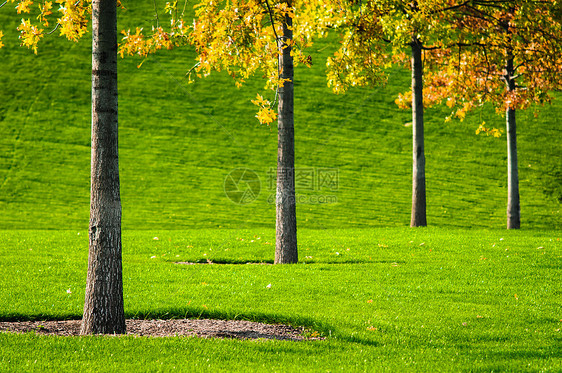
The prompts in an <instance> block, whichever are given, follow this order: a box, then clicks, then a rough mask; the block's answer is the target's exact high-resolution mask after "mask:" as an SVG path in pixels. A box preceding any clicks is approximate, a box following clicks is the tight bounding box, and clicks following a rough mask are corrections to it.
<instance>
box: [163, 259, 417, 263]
mask: <svg viewBox="0 0 562 373" xmlns="http://www.w3.org/2000/svg"><path fill="white" fill-rule="evenodd" d="M170 263H174V264H182V265H195V264H229V265H245V264H254V265H260V264H261V265H272V264H273V260H267V259H266V260H259V261H258V260H244V259H224V258H199V259H194V260H186V261H170ZM405 263H406V261H404V260H364V259H341V260H313V259H304V260H301V261H299V262H298V263H295V264H293V265H299V264H390V265H400V264H405ZM285 265H286V264H285Z"/></svg>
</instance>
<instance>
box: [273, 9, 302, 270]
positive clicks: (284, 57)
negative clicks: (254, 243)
mask: <svg viewBox="0 0 562 373" xmlns="http://www.w3.org/2000/svg"><path fill="white" fill-rule="evenodd" d="M288 5H289V6H291V4H290V2H289V4H288ZM292 24H293V20H292V19H291V17H289V16H288V15H286V16H285V22H284V23H283V36H282V40H279V41H278V45H279V54H280V55H279V69H280V71H281V74H280V75H281V76H280V78H282V79H290V81H287V82H285V83H284V85H283V87H279V107H278V115H279V119H278V130H279V132H278V144H277V146H278V149H277V198H276V207H277V221H276V245H275V263H276V264H285V263H296V262H297V261H298V252H297V217H296V199H295V129H294V120H293V57H292V56H291V47H289V46H287V44H288V43H289V41H291V40H293V30H292Z"/></svg>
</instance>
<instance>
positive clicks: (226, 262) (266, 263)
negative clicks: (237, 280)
mask: <svg viewBox="0 0 562 373" xmlns="http://www.w3.org/2000/svg"><path fill="white" fill-rule="evenodd" d="M174 263H175V264H185V265H195V264H240V265H244V264H256V265H273V263H269V262H229V261H212V260H209V259H207V260H206V261H197V262H174Z"/></svg>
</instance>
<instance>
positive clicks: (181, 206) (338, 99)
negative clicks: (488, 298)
mask: <svg viewBox="0 0 562 373" xmlns="http://www.w3.org/2000/svg"><path fill="white" fill-rule="evenodd" d="M152 7H153V4H152V2H149V1H143V2H136V3H135V4H134V6H133V5H131V6H130V7H129V8H130V9H129V10H128V11H125V12H122V13H121V14H120V28H127V27H132V26H136V25H137V24H139V23H140V24H141V25H145V26H147V27H148V26H149V25H150V23H151V18H152V15H153V11H152ZM19 19H20V17H19V16H18V17H12V16H11V15H10V12H9V11H8V8H3V10H2V12H0V24H1V25H2V29H3V30H4V32H5V34H6V36H5V37H4V38H3V42H4V43H5V44H6V46H5V47H4V48H2V49H0V61H2V63H1V65H2V68H1V69H0V87H1V89H0V133H1V136H0V212H1V214H0V228H5V229H13V228H18V229H30V228H45V229H60V228H66V229H84V228H86V226H87V224H88V207H89V206H88V193H89V165H90V159H89V157H90V150H89V142H90V139H89V136H90V129H89V125H90V103H89V97H90V59H91V58H90V56H89V53H90V41H89V40H83V41H82V42H80V43H79V44H71V43H68V42H66V41H64V40H61V39H58V38H55V37H54V36H52V37H50V38H47V40H46V41H45V43H44V44H43V46H42V47H41V48H40V50H39V55H38V56H34V55H33V54H32V53H31V52H29V51H27V50H25V49H22V48H20V47H19V46H18V43H19V40H18V39H17V35H16V33H15V28H16V25H17V23H18V22H19ZM329 41H330V42H331V41H332V40H328V41H325V40H324V41H320V42H319V43H318V44H316V45H315V46H314V47H313V48H312V49H311V50H310V53H311V55H312V57H313V61H314V65H313V68H311V69H306V68H303V69H297V71H296V78H295V123H296V154H297V155H296V165H297V167H298V168H299V169H301V170H304V171H307V170H308V171H310V170H312V171H313V172H314V173H315V174H314V175H315V176H316V177H318V174H319V172H321V171H322V170H324V169H330V170H336V171H337V173H338V182H337V184H335V185H319V183H318V180H316V183H314V184H311V183H310V182H309V181H310V180H309V179H307V178H306V177H304V178H302V177H301V178H300V182H299V180H297V193H298V194H299V195H300V196H301V197H302V201H303V202H302V203H300V204H299V205H298V208H297V210H298V211H297V213H298V224H299V226H300V227H306V228H315V229H324V228H339V227H348V228H361V227H374V226H406V225H408V222H409V215H410V199H411V195H410V193H411V127H407V126H404V125H405V124H406V123H408V122H410V121H411V119H410V114H409V112H408V111H401V110H399V109H398V108H397V107H396V105H395V104H394V99H395V98H396V96H397V94H398V92H401V91H404V90H405V89H407V88H408V87H409V85H410V83H409V77H408V72H406V71H402V70H393V71H391V72H390V77H389V82H388V84H387V85H386V86H384V87H379V88H374V89H355V90H351V91H350V92H349V93H348V94H346V95H340V96H336V95H333V94H332V93H331V91H330V89H329V88H328V87H326V82H325V77H324V69H325V58H326V56H328V55H329V54H330V53H331V50H332V49H334V48H335V46H333V45H331V44H329ZM139 62H140V60H138V59H134V58H132V59H124V60H120V61H119V65H120V66H119V79H120V81H119V87H120V104H119V105H120V106H119V110H120V138H119V141H120V169H121V182H122V199H123V225H124V227H125V228H126V229H160V228H166V229H182V228H217V227H227V228H240V229H244V228H257V227H263V228H268V227H269V228H273V227H274V224H275V223H274V221H275V219H274V216H275V209H274V205H273V204H272V203H271V201H272V196H273V194H274V192H275V190H274V188H273V186H272V185H273V184H272V178H273V175H274V173H275V167H276V150H277V145H276V141H277V134H276V128H268V127H263V126H260V125H259V124H258V122H257V120H256V119H255V118H254V115H255V111H256V107H254V105H252V104H251V103H250V100H251V99H253V98H255V95H256V93H257V92H260V93H263V91H262V87H263V84H264V83H263V81H261V80H260V79H255V80H252V81H250V82H248V84H247V85H246V86H245V87H243V88H242V89H236V88H235V87H234V84H233V82H232V81H231V79H230V78H229V77H227V76H225V75H224V74H217V75H214V76H212V77H211V78H209V79H204V80H199V81H197V82H196V83H194V84H187V82H186V80H185V73H186V71H187V70H189V68H191V66H192V65H193V63H194V53H193V51H191V50H190V48H182V49H179V50H175V51H172V52H169V53H160V54H158V55H156V56H154V57H151V58H149V60H148V61H146V62H145V63H144V64H143V67H142V68H141V69H137V64H139ZM270 96H273V95H270ZM270 98H271V99H272V98H273V97H270ZM561 108H562V107H561V103H560V100H558V101H555V104H554V106H552V107H545V108H544V109H543V110H542V112H541V115H540V116H539V117H538V118H534V116H533V115H532V113H531V112H524V113H519V114H518V124H519V125H518V130H519V139H518V140H519V151H520V152H519V159H520V177H521V198H522V226H523V227H524V228H525V227H526V228H536V229H560V228H562V217H561V214H560V203H561V202H560V198H562V177H561V175H562V155H561V151H560V149H561V148H562V144H561V139H562V133H561V131H562V129H561V128H560V126H558V125H556V123H555V121H556V118H558V116H559V114H560V112H561ZM448 114H449V113H448V112H447V110H446V109H444V108H436V109H430V110H427V112H426V115H425V118H426V121H427V123H426V131H427V132H426V151H427V190H428V222H429V224H430V225H436V226H448V227H493V228H502V227H504V226H505V204H506V199H507V192H506V169H507V165H506V144H505V141H506V140H505V136H504V137H502V138H500V139H492V138H487V137H485V136H484V137H483V136H476V135H475V134H474V131H475V129H476V128H477V127H478V124H480V123H481V122H482V121H486V123H487V126H489V127H499V128H503V127H504V125H503V119H502V118H501V117H500V116H498V115H496V113H495V112H494V110H493V109H491V108H485V109H482V110H480V111H477V112H475V113H473V114H472V115H471V116H470V117H469V118H468V119H467V121H466V122H462V123H460V122H457V121H452V122H449V123H445V122H444V118H445V116H446V115H448ZM240 167H244V168H249V169H252V170H254V171H255V172H256V173H257V175H258V177H259V178H260V180H261V192H260V194H259V196H258V198H257V200H256V201H254V202H252V203H249V204H245V205H239V204H235V203H232V201H230V200H229V199H228V198H227V196H226V195H225V192H224V180H225V177H226V176H227V175H228V174H229V173H230V172H231V171H232V170H233V169H235V168H240Z"/></svg>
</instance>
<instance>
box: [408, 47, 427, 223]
mask: <svg viewBox="0 0 562 373" xmlns="http://www.w3.org/2000/svg"><path fill="white" fill-rule="evenodd" d="M411 47H412V58H411V62H412V143H413V167H412V170H413V171H412V216H411V218H410V226H411V227H425V226H426V225H427V220H426V214H425V210H426V199H425V149H424V141H423V61H422V49H421V44H420V42H419V40H417V38H415V37H414V38H413V40H412V44H411Z"/></svg>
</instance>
